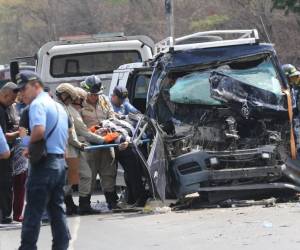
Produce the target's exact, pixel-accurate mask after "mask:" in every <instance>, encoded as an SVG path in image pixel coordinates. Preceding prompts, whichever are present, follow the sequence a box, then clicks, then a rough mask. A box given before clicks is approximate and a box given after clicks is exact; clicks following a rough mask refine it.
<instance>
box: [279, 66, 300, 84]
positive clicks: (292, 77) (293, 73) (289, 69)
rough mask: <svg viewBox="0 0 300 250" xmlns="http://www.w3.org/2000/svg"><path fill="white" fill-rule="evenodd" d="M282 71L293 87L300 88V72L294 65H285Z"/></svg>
mask: <svg viewBox="0 0 300 250" xmlns="http://www.w3.org/2000/svg"><path fill="white" fill-rule="evenodd" d="M282 70H283V71H284V74H285V75H286V77H287V79H288V81H289V84H290V85H291V86H298V87H299V86H300V71H298V70H297V69H296V67H295V66H294V65H292V64H284V65H282Z"/></svg>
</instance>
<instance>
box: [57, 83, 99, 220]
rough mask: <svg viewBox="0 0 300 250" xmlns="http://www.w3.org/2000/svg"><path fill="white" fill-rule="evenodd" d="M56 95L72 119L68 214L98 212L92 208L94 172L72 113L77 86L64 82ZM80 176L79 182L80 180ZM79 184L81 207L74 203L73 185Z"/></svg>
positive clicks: (69, 153) (67, 186) (68, 152)
mask: <svg viewBox="0 0 300 250" xmlns="http://www.w3.org/2000/svg"><path fill="white" fill-rule="evenodd" d="M56 97H57V98H58V100H59V101H60V102H61V103H62V104H63V106H64V107H65V110H66V112H67V114H68V116H69V119H70V121H71V129H70V132H69V140H68V145H67V150H66V161H67V165H68V184H67V185H66V187H65V204H66V213H67V215H72V214H77V212H78V213H79V214H80V215H86V214H96V213H98V211H96V210H94V209H92V208H91V204H90V192H91V181H92V172H91V169H90V167H89V165H88V164H87V160H86V157H85V153H84V152H83V150H84V147H85V146H86V144H85V143H83V142H80V141H79V139H78V137H77V134H76V130H75V126H74V123H75V122H74V119H73V116H72V114H71V112H72V111H70V110H71V109H73V107H72V106H71V103H72V102H74V101H75V100H76V99H77V92H76V90H75V87H73V86H72V85H71V84H69V83H62V84H60V85H59V86H58V87H57V88H56ZM78 177H79V183H77V182H78V180H77V179H78ZM74 184H78V193H79V208H78V209H77V206H76V205H75V204H74V201H73V198H72V185H74Z"/></svg>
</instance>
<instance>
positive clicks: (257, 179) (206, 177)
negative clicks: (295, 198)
mask: <svg viewBox="0 0 300 250" xmlns="http://www.w3.org/2000/svg"><path fill="white" fill-rule="evenodd" d="M274 149H275V148H272V147H271V146H264V147H262V148H257V149H250V150H241V152H237V151H232V152H230V151H226V152H225V151H223V152H205V151H196V152H192V153H188V154H185V155H182V156H180V157H177V158H175V159H173V160H172V161H171V163H170V171H171V175H172V177H173V178H172V179H173V181H174V182H173V183H172V186H173V187H174V190H173V191H174V192H175V194H176V196H177V198H182V197H184V196H185V195H188V194H191V193H195V192H211V191H242V190H258V189H259V190H262V189H266V190H267V189H290V190H294V191H297V192H299V191H300V163H299V162H298V161H292V160H290V159H289V160H287V162H286V163H285V164H280V165H278V164H277V165H276V164H274V165H263V166H251V167H236V166H235V167H226V168H222V160H223V161H224V159H225V158H227V159H228V158H230V157H240V160H241V162H242V159H244V160H246V159H251V158H253V159H254V158H255V157H257V156H258V155H263V154H270V156H271V155H272V151H273V150H274ZM215 158H217V159H218V160H220V159H221V161H220V162H219V164H218V165H215V166H213V165H211V163H212V162H213V163H216V160H212V159H215Z"/></svg>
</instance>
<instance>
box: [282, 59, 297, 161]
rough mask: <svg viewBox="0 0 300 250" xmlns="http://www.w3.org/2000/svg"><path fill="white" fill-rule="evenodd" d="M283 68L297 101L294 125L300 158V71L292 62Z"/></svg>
mask: <svg viewBox="0 0 300 250" xmlns="http://www.w3.org/2000/svg"><path fill="white" fill-rule="evenodd" d="M282 70H283V72H284V74H285V76H286V77H287V79H288V83H289V85H290V87H291V92H292V96H293V100H294V103H296V110H294V112H293V116H294V117H293V127H294V132H295V137H296V147H297V158H298V159H300V117H299V115H300V114H299V111H300V96H299V95H300V71H298V70H297V69H296V67H295V66H294V65H292V64H284V65H283V66H282Z"/></svg>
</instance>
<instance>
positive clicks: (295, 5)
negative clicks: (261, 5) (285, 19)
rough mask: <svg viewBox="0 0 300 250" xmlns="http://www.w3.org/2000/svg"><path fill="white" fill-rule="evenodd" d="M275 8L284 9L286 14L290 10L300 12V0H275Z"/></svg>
mask: <svg viewBox="0 0 300 250" xmlns="http://www.w3.org/2000/svg"><path fill="white" fill-rule="evenodd" d="M273 8H274V9H280V10H284V11H285V14H288V13H289V12H290V11H292V12H295V13H300V1H299V0H273Z"/></svg>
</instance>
